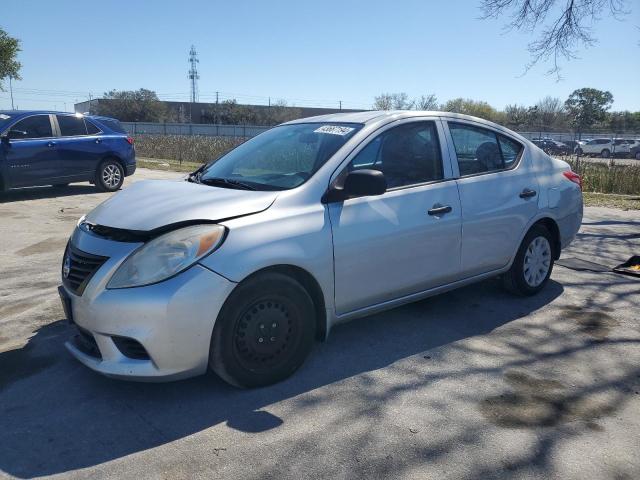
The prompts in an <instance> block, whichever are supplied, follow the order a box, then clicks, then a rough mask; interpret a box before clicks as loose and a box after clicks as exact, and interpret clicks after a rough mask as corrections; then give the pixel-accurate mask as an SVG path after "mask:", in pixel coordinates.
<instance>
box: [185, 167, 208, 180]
mask: <svg viewBox="0 0 640 480" xmlns="http://www.w3.org/2000/svg"><path fill="white" fill-rule="evenodd" d="M206 166H207V164H206V163H204V164H202V165H201V166H200V167H198V168H197V169H196V170H195V171H193V172H191V173H190V174H189V176H188V177H187V182H193V183H200V177H201V176H202V172H203V171H204V169H205V167H206Z"/></svg>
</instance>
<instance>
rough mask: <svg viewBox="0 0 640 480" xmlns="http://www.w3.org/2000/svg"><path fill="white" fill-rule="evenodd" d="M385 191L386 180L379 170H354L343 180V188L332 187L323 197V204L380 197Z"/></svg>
mask: <svg viewBox="0 0 640 480" xmlns="http://www.w3.org/2000/svg"><path fill="white" fill-rule="evenodd" d="M386 191H387V180H386V179H385V178H384V174H383V173H382V172H381V171H379V170H370V169H363V170H354V171H353V172H349V173H348V174H347V176H346V178H345V179H344V182H343V186H342V187H340V186H338V185H336V186H334V187H332V188H331V189H330V190H329V191H328V192H327V194H326V195H325V197H324V199H323V201H324V202H325V203H331V202H340V201H343V200H346V199H347V198H356V197H368V196H372V195H382V194H383V193H384V192H386Z"/></svg>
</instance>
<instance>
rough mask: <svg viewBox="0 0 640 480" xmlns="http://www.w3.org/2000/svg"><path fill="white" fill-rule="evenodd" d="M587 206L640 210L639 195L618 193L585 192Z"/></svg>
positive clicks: (583, 195)
mask: <svg viewBox="0 0 640 480" xmlns="http://www.w3.org/2000/svg"><path fill="white" fill-rule="evenodd" d="M582 197H583V198H584V204H585V206H587V207H609V208H619V209H621V210H640V196H639V195H616V194H612V193H595V192H583V193H582Z"/></svg>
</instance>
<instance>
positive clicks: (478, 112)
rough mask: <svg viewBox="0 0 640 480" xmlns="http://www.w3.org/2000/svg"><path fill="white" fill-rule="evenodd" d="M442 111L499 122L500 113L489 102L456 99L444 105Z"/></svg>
mask: <svg viewBox="0 0 640 480" xmlns="http://www.w3.org/2000/svg"><path fill="white" fill-rule="evenodd" d="M441 110H443V111H445V112H454V113H464V114H466V115H473V116H474V117H480V118H484V119H485V120H491V121H496V120H499V117H500V114H499V113H498V111H497V110H496V109H495V108H493V107H492V106H491V105H489V104H488V103H487V102H483V101H478V100H472V99H470V98H454V99H453V100H449V101H448V102H446V103H445V104H444V105H442V107H441Z"/></svg>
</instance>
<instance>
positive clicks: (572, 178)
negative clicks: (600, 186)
mask: <svg viewBox="0 0 640 480" xmlns="http://www.w3.org/2000/svg"><path fill="white" fill-rule="evenodd" d="M562 174H563V175H564V176H565V177H566V178H567V180H569V181H570V182H573V183H575V184H576V185H578V186H579V187H580V190H582V178H581V177H580V175H578V174H577V173H576V172H572V171H571V170H567V171H566V172H562Z"/></svg>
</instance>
